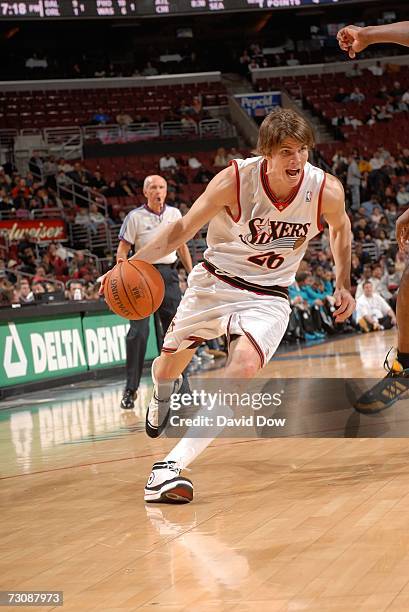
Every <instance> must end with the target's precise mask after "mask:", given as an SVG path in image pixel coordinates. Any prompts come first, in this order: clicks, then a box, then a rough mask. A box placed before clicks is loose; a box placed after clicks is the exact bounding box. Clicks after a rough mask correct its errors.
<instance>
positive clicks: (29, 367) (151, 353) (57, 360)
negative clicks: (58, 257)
mask: <svg viewBox="0 0 409 612" xmlns="http://www.w3.org/2000/svg"><path fill="white" fill-rule="evenodd" d="M11 317H12V313H11ZM128 329H129V322H128V321H126V320H125V319H123V318H122V317H118V316H117V315H115V314H111V313H108V312H102V313H92V314H91V313H90V314H85V315H84V316H83V317H82V316H81V314H73V315H61V316H59V317H56V318H54V319H41V318H40V319H36V320H33V319H27V320H19V321H16V322H12V321H10V322H7V323H0V347H2V350H1V352H0V387H7V386H10V385H17V384H19V383H27V382H32V381H38V380H43V379H48V378H63V377H64V376H71V375H72V374H76V373H79V372H86V371H87V370H94V369H100V368H108V367H115V366H118V365H122V364H125V360H126V335H127V333H128ZM157 355H158V347H157V342H156V333H155V326H154V319H153V317H151V318H150V334H149V338H148V346H147V350H146V355H145V359H146V360H151V359H154V358H155V357H156V356H157Z"/></svg>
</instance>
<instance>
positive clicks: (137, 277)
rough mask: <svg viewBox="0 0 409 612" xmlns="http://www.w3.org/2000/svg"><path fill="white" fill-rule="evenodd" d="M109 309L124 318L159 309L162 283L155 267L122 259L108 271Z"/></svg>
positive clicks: (145, 314) (150, 312)
mask: <svg viewBox="0 0 409 612" xmlns="http://www.w3.org/2000/svg"><path fill="white" fill-rule="evenodd" d="M104 295H105V301H106V303H107V304H108V306H109V308H110V309H111V310H112V311H113V312H115V313H116V314H117V315H120V316H121V317H124V318H125V319H132V320H133V319H144V318H145V317H148V316H149V315H151V314H152V313H153V312H155V311H156V310H158V308H159V306H160V305H161V304H162V300H163V296H164V295H165V283H164V282H163V278H162V276H161V275H160V273H159V272H158V271H157V269H156V268H155V267H154V266H152V265H151V264H150V263H146V261H139V260H137V259H133V260H132V261H122V262H120V263H118V264H116V266H115V267H114V268H112V270H111V271H110V272H109V273H108V276H107V277H106V279H105V285H104Z"/></svg>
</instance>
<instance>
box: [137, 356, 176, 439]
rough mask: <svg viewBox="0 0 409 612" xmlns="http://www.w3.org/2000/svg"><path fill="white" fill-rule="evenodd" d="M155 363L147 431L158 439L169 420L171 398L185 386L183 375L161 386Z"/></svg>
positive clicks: (146, 421)
mask: <svg viewBox="0 0 409 612" xmlns="http://www.w3.org/2000/svg"><path fill="white" fill-rule="evenodd" d="M154 363H155V362H154ZM154 363H153V364H152V382H153V394H152V398H151V401H150V402H149V405H148V409H147V411H146V419H145V430H146V433H147V434H148V436H149V437H150V438H158V437H159V436H160V435H161V434H162V432H163V430H164V429H165V427H166V425H167V422H168V420H169V414H170V399H171V396H172V394H173V393H178V392H179V391H180V390H181V388H182V385H183V376H182V375H180V376H179V378H178V379H177V380H175V381H168V382H166V383H163V384H159V383H158V381H157V380H156V378H155V374H154Z"/></svg>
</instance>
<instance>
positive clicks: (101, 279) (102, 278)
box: [97, 258, 125, 295]
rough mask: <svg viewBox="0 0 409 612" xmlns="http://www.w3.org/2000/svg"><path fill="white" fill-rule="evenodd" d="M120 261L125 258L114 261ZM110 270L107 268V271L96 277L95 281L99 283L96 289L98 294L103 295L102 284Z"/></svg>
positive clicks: (103, 284)
mask: <svg viewBox="0 0 409 612" xmlns="http://www.w3.org/2000/svg"><path fill="white" fill-rule="evenodd" d="M122 261H125V259H121V258H119V259H118V260H117V262H116V263H121V262H122ZM110 272H111V270H108V272H105V274H103V275H102V276H99V277H98V278H97V283H101V286H100V288H99V289H98V295H104V286H105V281H106V277H107V276H108V274H109V273H110Z"/></svg>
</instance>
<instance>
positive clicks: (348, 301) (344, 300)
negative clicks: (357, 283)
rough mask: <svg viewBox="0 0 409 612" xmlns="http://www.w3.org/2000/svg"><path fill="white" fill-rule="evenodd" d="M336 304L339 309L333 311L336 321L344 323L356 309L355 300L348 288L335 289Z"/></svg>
mask: <svg viewBox="0 0 409 612" xmlns="http://www.w3.org/2000/svg"><path fill="white" fill-rule="evenodd" d="M334 299H335V306H336V307H337V309H336V310H335V311H334V312H333V313H332V316H333V317H334V319H335V323H343V322H344V321H346V320H347V319H348V318H349V317H350V316H351V314H352V313H353V312H354V310H355V300H354V298H353V297H352V295H351V294H350V292H349V291H348V290H347V289H335V291H334Z"/></svg>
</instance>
